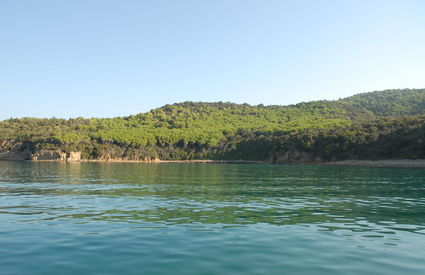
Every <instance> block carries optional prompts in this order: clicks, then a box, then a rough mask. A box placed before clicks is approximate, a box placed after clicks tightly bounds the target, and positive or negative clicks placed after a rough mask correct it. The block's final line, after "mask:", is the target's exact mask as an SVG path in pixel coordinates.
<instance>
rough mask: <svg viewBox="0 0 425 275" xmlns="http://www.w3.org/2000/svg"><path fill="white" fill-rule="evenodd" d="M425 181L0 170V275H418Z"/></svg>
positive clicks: (160, 167) (404, 174)
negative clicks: (333, 274) (306, 274)
mask: <svg viewBox="0 0 425 275" xmlns="http://www.w3.org/2000/svg"><path fill="white" fill-rule="evenodd" d="M424 247H425V170H421V169H394V168H392V169H390V168H360V167H318V166H278V165H254V164H175V163H163V164H142V163H54V162H4V161H3V162H0V274H29V273H31V274H142V273H143V274H200V273H201V274H230V273H231V274H282V273H298V272H304V273H312V274H321V273H322V274H328V273H330V272H332V273H336V274H359V273H362V274H377V273H385V274H406V273H410V274H418V273H423V274H425V249H424Z"/></svg>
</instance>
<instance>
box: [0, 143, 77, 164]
mask: <svg viewBox="0 0 425 275" xmlns="http://www.w3.org/2000/svg"><path fill="white" fill-rule="evenodd" d="M29 147H30V146H28V145H27V144H24V143H22V142H15V141H11V140H5V141H2V142H0V160H40V161H80V160H81V152H69V153H65V152H62V151H60V150H36V151H33V150H31V149H30V148H29Z"/></svg>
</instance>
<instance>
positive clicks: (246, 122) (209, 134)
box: [0, 89, 425, 162]
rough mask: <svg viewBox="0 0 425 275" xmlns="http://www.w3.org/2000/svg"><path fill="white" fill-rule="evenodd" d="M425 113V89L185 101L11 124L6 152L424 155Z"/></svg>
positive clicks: (4, 133)
mask: <svg viewBox="0 0 425 275" xmlns="http://www.w3.org/2000/svg"><path fill="white" fill-rule="evenodd" d="M424 113H425V89H411V90H409V89H406V90H386V91H379V92H371V93H364V94H358V95H355V96H352V97H348V98H345V99H340V100H336V101H315V102H308V103H299V104H296V105H290V106H263V105H257V106H250V105H248V104H233V103H223V102H218V103H203V102H184V103H178V104H173V105H166V106H163V107H161V108H157V109H153V110H151V111H150V112H147V113H141V114H137V115H132V116H129V117H118V118H107V119H106V118H105V119H98V118H92V119H84V118H75V119H68V120H65V119H37V118H22V119H9V120H5V121H1V122H0V142H1V144H2V147H1V148H2V150H3V151H7V150H29V151H31V152H35V151H37V150H41V149H58V150H61V151H63V152H70V151H81V152H82V153H83V157H84V158H87V159H98V158H103V157H105V156H108V158H127V159H144V158H154V157H155V158H160V159H202V158H209V159H246V160H269V161H276V162H279V161H280V162H288V161H314V160H320V161H322V160H332V159H346V158H368V159H370V158H372V159H373V158H398V157H405V158H409V157H411V158H424V157H425V152H424V148H423V146H422V145H421V144H422V143H421V142H422V141H421V139H420V138H419V137H420V135H421V134H423V126H424V116H422V114H424ZM404 143H406V144H404ZM403 144H404V145H403ZM421 146H422V147H421ZM18 147H19V148H18Z"/></svg>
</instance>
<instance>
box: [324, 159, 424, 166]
mask: <svg viewBox="0 0 425 275" xmlns="http://www.w3.org/2000/svg"><path fill="white" fill-rule="evenodd" d="M318 165H321V166H349V167H394V168H425V159H386V160H341V161H331V162H324V163H320V164H318Z"/></svg>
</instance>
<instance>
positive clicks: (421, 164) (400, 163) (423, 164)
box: [0, 159, 425, 168]
mask: <svg viewBox="0 0 425 275" xmlns="http://www.w3.org/2000/svg"><path fill="white" fill-rule="evenodd" d="M0 161H22V160H16V159H15V160H7V159H0ZM24 161H29V162H64V163H79V162H102V163H153V164H161V163H225V164H276V165H313V166H345V167H393V168H425V159H391V160H390V159H388V160H341V161H330V162H280V163H273V162H270V161H251V160H209V159H198V160H159V159H155V160H126V159H108V160H105V159H96V160H88V159H82V160H79V161H63V160H24Z"/></svg>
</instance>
